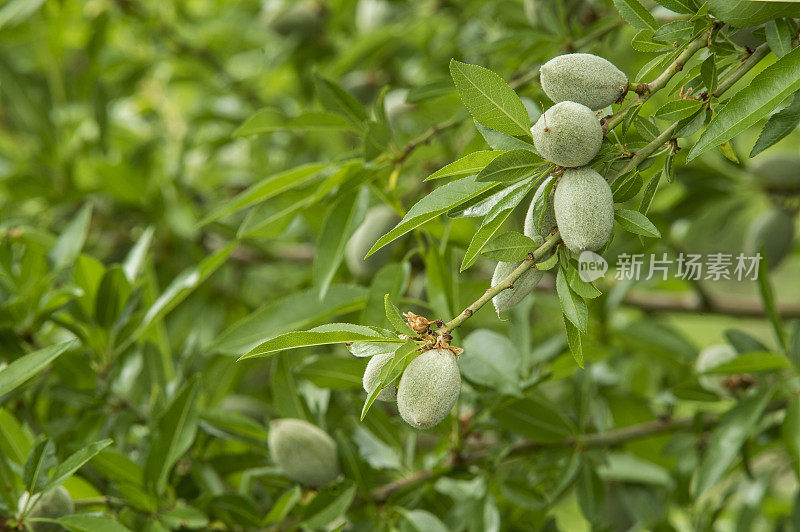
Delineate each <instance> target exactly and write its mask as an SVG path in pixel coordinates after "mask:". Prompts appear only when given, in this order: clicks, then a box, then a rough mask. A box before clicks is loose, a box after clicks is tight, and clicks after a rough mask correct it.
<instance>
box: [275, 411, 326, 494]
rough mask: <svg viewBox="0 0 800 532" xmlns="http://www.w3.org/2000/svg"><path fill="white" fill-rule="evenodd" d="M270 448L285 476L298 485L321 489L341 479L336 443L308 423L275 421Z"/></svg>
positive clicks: (285, 420)
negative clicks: (339, 477) (336, 479)
mask: <svg viewBox="0 0 800 532" xmlns="http://www.w3.org/2000/svg"><path fill="white" fill-rule="evenodd" d="M267 445H268V447H269V452H270V454H271V455H272V459H273V460H274V461H275V463H276V464H277V465H278V467H279V468H280V469H281V471H282V472H283V474H284V475H286V476H287V477H288V478H290V479H292V480H294V481H295V482H299V483H300V484H305V485H307V486H311V487H315V488H318V487H321V486H324V485H326V484H328V483H329V482H331V481H332V480H333V479H335V478H336V477H337V476H339V457H338V453H337V450H336V442H335V441H333V438H331V437H330V436H328V434H327V433H326V432H325V431H323V430H322V429H320V428H319V427H317V426H315V425H312V424H311V423H308V422H307V421H303V420H302V419H276V420H274V421H272V422H271V423H270V432H269V437H268V438H267Z"/></svg>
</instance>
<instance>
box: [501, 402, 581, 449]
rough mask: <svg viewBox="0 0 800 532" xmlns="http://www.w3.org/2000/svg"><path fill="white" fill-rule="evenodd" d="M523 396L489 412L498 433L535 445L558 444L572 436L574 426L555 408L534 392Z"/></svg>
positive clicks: (554, 405)
mask: <svg viewBox="0 0 800 532" xmlns="http://www.w3.org/2000/svg"><path fill="white" fill-rule="evenodd" d="M528 394H529V395H528ZM526 395H527V396H526V397H524V398H522V399H516V400H513V401H509V402H506V403H503V404H502V405H501V406H500V407H499V408H497V409H495V410H494V411H493V413H492V417H494V418H495V419H496V420H497V424H498V426H499V427H500V428H501V429H504V430H508V431H511V432H512V433H514V434H519V435H520V436H524V437H526V438H529V439H531V440H532V441H534V442H538V443H560V442H563V441H564V440H566V439H567V438H569V437H571V436H573V435H574V434H575V426H574V425H573V424H572V422H571V421H570V420H569V419H568V418H566V417H565V416H564V415H563V414H562V413H561V411H560V409H559V407H558V406H557V405H556V404H554V403H553V402H552V401H550V400H549V399H547V398H546V397H545V396H544V395H542V394H540V393H538V392H526Z"/></svg>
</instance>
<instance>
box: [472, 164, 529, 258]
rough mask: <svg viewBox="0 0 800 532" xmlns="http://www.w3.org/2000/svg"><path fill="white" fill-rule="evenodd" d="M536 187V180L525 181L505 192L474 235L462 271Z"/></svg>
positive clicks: (478, 254)
mask: <svg viewBox="0 0 800 532" xmlns="http://www.w3.org/2000/svg"><path fill="white" fill-rule="evenodd" d="M534 186H536V181H535V180H530V181H523V182H520V183H518V184H516V185H512V186H511V187H509V188H508V189H506V190H505V191H504V192H506V191H507V192H508V193H507V194H506V195H505V196H504V197H503V198H501V199H500V200H499V201H498V202H497V203H495V204H494V205H493V206H492V208H491V209H490V210H489V212H488V213H487V214H486V216H485V217H484V219H483V222H482V223H481V226H480V227H479V228H478V230H477V231H475V234H474V235H472V239H471V240H470V242H469V246H468V247H467V251H466V253H465V254H464V260H463V261H462V262H461V270H460V271H462V272H463V271H464V270H466V269H467V268H469V267H470V266H472V264H474V263H475V261H476V260H478V257H479V256H480V254H481V252H482V251H483V248H484V246H485V245H486V243H487V242H488V241H489V240H490V239H491V238H492V237H493V236H494V235H495V233H497V231H498V230H499V229H500V227H502V226H503V223H504V222H505V221H506V220H507V219H508V217H509V216H510V215H511V213H512V212H513V210H514V208H515V207H516V206H517V205H519V203H520V202H521V201H522V199H523V198H524V197H525V196H527V195H528V193H529V192H530V191H531V189H532V188H533V187H534Z"/></svg>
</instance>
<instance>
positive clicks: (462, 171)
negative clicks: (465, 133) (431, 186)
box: [425, 150, 503, 181]
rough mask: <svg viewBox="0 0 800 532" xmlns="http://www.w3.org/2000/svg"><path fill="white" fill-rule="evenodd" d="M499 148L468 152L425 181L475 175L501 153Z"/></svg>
mask: <svg viewBox="0 0 800 532" xmlns="http://www.w3.org/2000/svg"><path fill="white" fill-rule="evenodd" d="M502 154H503V152H502V151H500V150H483V151H475V152H472V153H469V154H467V155H465V156H464V157H462V158H461V159H459V160H457V161H455V162H452V163H450V164H448V165H445V166H443V167H442V168H439V169H438V170H437V171H435V172H434V173H432V174H431V175H429V176H428V177H427V178H425V181H431V180H433V179H443V178H445V177H464V176H468V175H476V174H478V172H480V171H481V170H483V168H484V167H486V165H487V164H489V163H490V162H492V161H493V160H494V159H495V158H497V156H498V155H502Z"/></svg>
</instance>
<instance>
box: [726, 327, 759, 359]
mask: <svg viewBox="0 0 800 532" xmlns="http://www.w3.org/2000/svg"><path fill="white" fill-rule="evenodd" d="M725 338H726V339H727V340H728V342H729V343H730V344H731V345H732V346H733V347H734V349H736V351H737V352H738V353H740V354H744V353H749V352H751V351H768V349H767V347H766V346H765V345H764V344H762V343H761V342H760V341H759V340H758V339H756V338H754V337H753V336H751V335H749V334H747V333H746V332H744V331H740V330H738V329H728V330H727V331H725Z"/></svg>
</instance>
